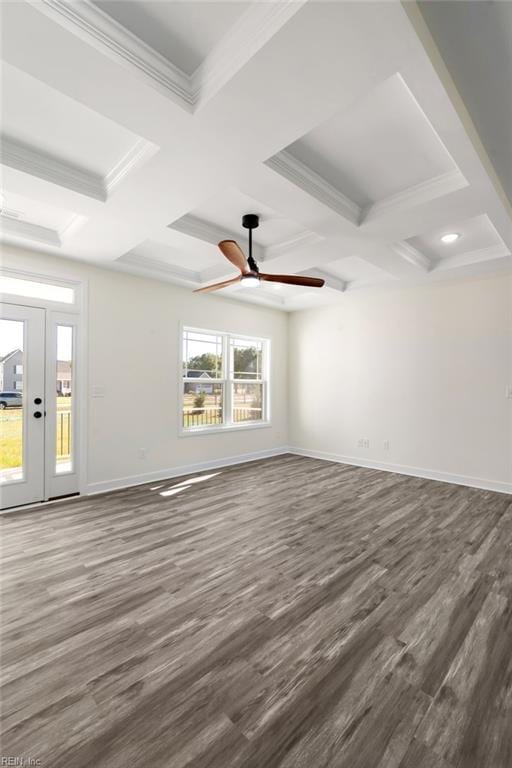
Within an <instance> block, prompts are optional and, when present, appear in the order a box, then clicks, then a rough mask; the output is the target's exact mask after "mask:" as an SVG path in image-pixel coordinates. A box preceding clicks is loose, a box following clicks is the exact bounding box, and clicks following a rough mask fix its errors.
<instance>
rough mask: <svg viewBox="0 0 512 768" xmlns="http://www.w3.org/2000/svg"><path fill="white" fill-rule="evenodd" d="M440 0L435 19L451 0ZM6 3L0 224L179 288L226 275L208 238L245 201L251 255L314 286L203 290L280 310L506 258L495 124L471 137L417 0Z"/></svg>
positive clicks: (229, 227) (507, 227)
mask: <svg viewBox="0 0 512 768" xmlns="http://www.w3.org/2000/svg"><path fill="white" fill-rule="evenodd" d="M436 5H437V6H439V8H437V10H436V23H438V24H439V16H440V15H441V16H442V13H443V11H442V6H444V5H447V6H450V9H448V11H447V13H448V14H452V15H453V14H454V13H455V11H453V9H451V5H452V4H451V3H448V4H446V3H438V4H436ZM486 5H490V6H491V7H490V8H488V9H487V10H486V18H485V24H484V26H485V29H486V30H487V31H488V29H489V24H490V21H489V15H492V13H493V11H492V6H494V5H499V4H486ZM500 14H501V11H499V12H498V11H497V12H496V20H497V21H499V20H500V19H501V16H500ZM2 15H3V24H4V28H5V30H6V32H7V34H5V36H4V41H3V50H2V55H3V71H2V80H3V83H2V85H3V96H2V123H1V130H2V134H3V139H4V141H3V150H2V186H3V190H4V200H3V203H2V207H3V209H5V211H4V214H2V216H1V219H0V222H1V226H2V238H3V239H4V240H5V241H8V242H13V243H15V244H24V245H26V246H28V247H32V248H36V249H38V250H41V251H47V252H52V253H60V254H61V255H63V256H65V257H69V258H74V259H81V260H85V261H88V262H91V263H98V264H101V265H103V266H108V267H110V268H112V269H117V270H123V271H129V272H133V273H135V274H144V275H149V276H152V277H155V278H157V279H160V280H167V281H172V282H176V283H178V284H181V285H183V286H186V287H188V288H189V289H190V290H193V289H194V288H196V287H199V286H201V285H206V284H208V283H209V282H211V281H216V280H221V279H224V278H226V277H229V276H231V275H233V268H232V266H231V265H230V264H229V262H227V261H226V260H225V259H224V258H223V257H222V255H221V254H220V252H219V251H218V249H217V247H216V243H217V242H218V240H220V239H222V238H223V237H236V238H237V239H238V240H239V242H240V244H241V245H242V246H243V247H246V239H247V232H246V230H243V229H242V227H241V217H242V215H243V214H244V213H258V214H259V215H260V216H261V226H260V228H259V229H258V230H256V232H255V255H256V258H257V259H258V260H259V262H260V266H261V267H262V269H263V270H264V271H267V272H278V273H283V272H284V273H286V272H288V273H297V274H298V273H300V274H312V275H319V276H323V277H324V278H325V280H326V287H325V288H323V289H321V290H314V289H303V288H294V287H285V286H283V287H282V288H279V287H275V286H273V285H260V286H259V287H258V288H256V289H246V288H242V287H239V286H235V287H231V288H226V289H224V290H223V291H221V292H220V293H219V295H225V296H229V297H230V298H236V299H239V300H241V301H253V302H259V303H264V304H267V305H269V306H275V307H276V308H278V309H284V310H294V309H298V308H303V307H308V306H317V305H321V304H325V303H329V302H335V301H340V300H342V299H343V294H344V292H345V291H347V290H348V291H349V290H353V289H355V288H358V289H359V288H361V287H364V286H366V285H372V286H373V285H375V284H379V283H383V284H389V283H391V284H400V283H403V284H409V283H411V282H421V281H429V280H437V279H445V278H450V279H454V278H457V277H458V276H465V275H468V274H484V273H486V272H489V271H496V270H510V269H512V257H511V255H510V254H511V247H512V225H511V211H512V208H511V204H510V199H509V198H507V196H506V194H505V190H504V185H502V184H501V182H500V180H499V174H497V173H496V171H495V169H494V168H493V166H492V162H491V160H492V159H494V161H495V162H496V157H498V155H499V153H498V155H497V154H496V147H495V145H496V143H499V142H498V139H496V138H494V144H493V147H492V150H493V151H492V152H491V151H490V150H489V149H488V148H487V149H486V145H485V140H486V136H487V135H488V134H489V130H488V129H486V131H483V132H482V134H481V135H479V134H478V131H477V130H476V127H475V123H474V122H472V120H471V115H470V114H469V112H468V109H467V106H468V105H466V104H464V102H462V101H461V100H460V94H459V93H458V92H457V89H456V88H455V86H454V82H453V80H452V76H451V75H450V72H449V71H448V70H447V69H446V67H445V66H444V63H443V59H442V58H441V56H440V52H439V50H438V48H437V46H436V43H435V41H434V40H433V38H432V35H431V30H433V29H434V26H435V25H434V24H433V23H430V27H429V26H427V24H426V23H425V19H424V16H423V14H422V13H421V12H420V11H419V8H418V6H416V4H415V3H412V2H411V3H406V4H404V5H402V4H401V3H399V2H388V3H380V2H376V3H372V2H368V3H349V2H347V3H345V2H322V1H321V0H309V2H306V1H305V0H296V1H295V2H292V3H282V2H265V3H260V2H253V3H238V2H221V3H216V2H191V1H189V0H187V2H167V1H166V0H160V1H159V2H142V0H141V1H140V2H139V1H138V0H137V1H135V0H133V1H130V2H124V0H122V1H119V0H114V1H113V2H111V1H107V0H103V1H102V2H99V1H98V2H96V3H93V2H90V1H89V0H82V2H81V3H80V4H74V5H73V6H71V5H69V4H63V3H60V2H57V0H37V1H36V0H26V1H24V0H20V1H19V2H16V3H6V4H3V5H2ZM426 15H428V14H426ZM475 23H476V22H475ZM476 28H478V24H477V27H476ZM487 31H486V34H487ZM473 32H474V29H473ZM443 45H444V47H446V45H445V44H444V43H443ZM441 47H443V46H441ZM479 55H482V56H483V54H479V53H478V51H476V52H475V57H478V56H479ZM496 86H500V82H499V80H498V81H497V84H496ZM466 87H467V84H466ZM501 87H502V88H504V89H505V88H506V84H505V83H502V84H501ZM506 98H507V97H506V96H504V100H505V101H506ZM500 114H501V112H500ZM490 118H491V116H490V115H489V114H488V115H487V118H486V119H487V121H488V122H489V121H490ZM475 122H477V121H475ZM484 134H485V135H484ZM450 231H455V232H458V233H460V235H461V237H460V238H459V240H458V241H457V242H456V243H454V244H453V245H451V246H447V245H443V244H441V242H440V237H441V235H442V234H445V233H446V232H450Z"/></svg>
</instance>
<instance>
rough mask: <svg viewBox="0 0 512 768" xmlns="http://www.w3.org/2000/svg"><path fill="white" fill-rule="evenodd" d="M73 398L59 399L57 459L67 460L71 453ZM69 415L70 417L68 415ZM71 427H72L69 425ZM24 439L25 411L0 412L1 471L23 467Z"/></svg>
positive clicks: (15, 409)
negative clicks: (70, 422) (70, 423)
mask: <svg viewBox="0 0 512 768" xmlns="http://www.w3.org/2000/svg"><path fill="white" fill-rule="evenodd" d="M70 409H71V398H70V397H59V398H58V399H57V459H66V458H67V457H68V456H69V451H70V436H71V429H70V428H68V420H69V419H70V417H71V414H70ZM68 414H69V415H68ZM69 426H70V425H69ZM22 439H23V410H22V409H21V408H6V409H5V410H3V411H0V469H13V468H15V467H21V463H22Z"/></svg>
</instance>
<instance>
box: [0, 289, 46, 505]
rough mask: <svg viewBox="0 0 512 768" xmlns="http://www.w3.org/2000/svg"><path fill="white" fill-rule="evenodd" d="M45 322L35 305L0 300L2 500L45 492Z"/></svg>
mask: <svg viewBox="0 0 512 768" xmlns="http://www.w3.org/2000/svg"><path fill="white" fill-rule="evenodd" d="M45 323H46V312H45V310H44V309H39V308H35V307H25V306H18V305H16V304H0V500H1V501H0V506H1V509H5V508H8V507H15V506H19V505H21V504H30V503H32V502H36V501H41V500H42V499H44V497H45V496H44V494H45V411H46V402H45Z"/></svg>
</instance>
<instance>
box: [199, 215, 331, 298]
mask: <svg viewBox="0 0 512 768" xmlns="http://www.w3.org/2000/svg"><path fill="white" fill-rule="evenodd" d="M259 225H260V217H259V216H258V215H257V214H256V213H246V214H245V215H244V216H242V226H243V227H244V228H245V229H248V230H249V256H248V257H247V258H245V255H244V252H243V251H242V249H241V248H240V246H239V245H238V243H237V242H235V240H221V241H220V243H219V248H220V250H221V252H222V254H223V255H224V256H225V257H226V259H227V260H228V261H230V262H231V263H232V264H233V266H235V267H237V268H238V269H239V270H240V274H239V275H237V276H236V277H233V278H231V280H223V281H222V282H221V283H213V285H205V286H204V288H196V290H195V291H194V293H208V292H209V291H218V290H220V289H221V288H225V287H226V286H228V285H235V284H236V283H240V285H242V286H243V287H244V288H256V287H257V286H259V284H260V281H261V280H263V281H265V282H269V283H284V284H286V285H302V286H305V287H308V288H322V286H323V285H324V283H325V280H322V279H321V278H319V277H306V276H304V275H271V274H267V273H265V272H260V270H259V267H258V265H257V263H256V261H255V259H254V257H253V255H252V231H253V229H256V228H257V227H259Z"/></svg>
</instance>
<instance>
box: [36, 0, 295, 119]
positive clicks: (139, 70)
mask: <svg viewBox="0 0 512 768" xmlns="http://www.w3.org/2000/svg"><path fill="white" fill-rule="evenodd" d="M28 1H29V2H30V3H31V4H32V5H33V6H34V7H35V8H37V10H39V11H41V12H42V13H44V14H45V15H46V16H48V17H49V18H51V19H52V20H54V21H56V22H57V23H58V24H60V25H61V26H62V27H64V28H65V29H67V30H68V31H70V32H72V33H73V34H75V35H77V36H78V37H80V38H81V39H82V40H84V41H85V42H86V43H88V44H90V45H93V46H94V47H95V48H96V49H97V50H99V51H101V52H102V53H104V54H106V55H107V56H109V57H110V58H111V59H113V60H114V61H116V62H117V63H119V64H121V65H122V66H123V67H125V68H128V69H130V70H131V71H132V72H133V73H134V74H135V75H136V76H137V77H139V78H142V79H144V80H145V81H146V82H147V83H148V85H150V86H152V87H153V88H156V89H157V90H158V91H159V92H160V93H162V94H163V95H164V96H167V97H169V98H171V99H173V101H175V102H176V103H177V104H179V105H180V106H181V107H182V108H183V109H185V110H187V111H188V112H193V111H194V109H195V108H196V107H198V106H202V105H203V104H205V103H206V102H207V101H209V100H210V99H211V98H212V97H213V96H215V94H216V93H217V92H218V91H219V90H220V89H221V88H222V87H223V86H224V85H225V84H226V83H227V82H228V81H229V80H231V78H232V77H234V75H236V73H237V72H238V71H239V70H240V69H241V68H242V67H243V66H244V65H245V64H246V63H247V62H248V61H249V60H250V59H251V58H252V57H253V56H254V55H255V54H256V53H257V52H258V51H259V50H260V48H262V47H263V46H264V45H265V44H266V43H267V42H268V41H269V40H270V39H271V38H272V37H273V35H275V34H276V32H278V31H279V30H280V29H281V27H282V26H284V24H286V22H287V21H289V19H291V18H292V16H294V15H295V14H296V13H297V11H298V10H300V8H302V6H303V5H304V3H305V2H307V0H277V1H276V2H264V3H261V2H254V3H252V4H251V5H250V6H249V8H248V9H247V10H246V11H245V12H244V13H243V14H242V16H241V17H240V18H239V19H238V20H237V22H235V24H234V25H233V26H232V27H231V28H230V29H228V30H227V32H226V34H225V35H224V36H223V37H222V38H221V40H219V42H218V43H217V45H216V46H215V47H214V48H213V50H212V51H210V53H209V54H208V55H207V56H206V58H205V59H204V61H203V62H202V63H201V64H200V65H199V67H198V68H197V69H196V71H195V72H194V73H193V74H192V75H187V74H186V73H185V72H184V71H183V70H182V69H180V67H178V66H176V65H175V64H173V63H172V62H171V61H169V60H168V59H167V58H166V57H165V56H162V54H160V53H158V51H156V50H155V49H154V48H152V47H151V46H149V45H147V43H145V42H144V41H143V40H141V39H140V38H139V37H137V35H134V34H133V33H132V32H130V31H129V30H128V29H126V27H124V26H123V25H122V24H120V23H119V22H117V21H116V20H115V19H113V18H112V17H111V16H109V14H108V13H106V12H105V11H103V10H101V8H99V7H98V6H97V5H95V4H94V3H93V2H91V0H74V1H73V2H72V3H70V2H69V0H28Z"/></svg>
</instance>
